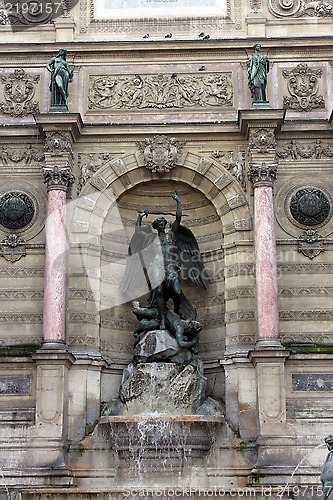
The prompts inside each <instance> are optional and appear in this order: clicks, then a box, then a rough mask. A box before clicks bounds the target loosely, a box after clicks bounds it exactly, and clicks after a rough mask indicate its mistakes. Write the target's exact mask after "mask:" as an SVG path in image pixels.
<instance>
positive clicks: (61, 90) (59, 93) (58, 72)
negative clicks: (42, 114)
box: [46, 49, 73, 108]
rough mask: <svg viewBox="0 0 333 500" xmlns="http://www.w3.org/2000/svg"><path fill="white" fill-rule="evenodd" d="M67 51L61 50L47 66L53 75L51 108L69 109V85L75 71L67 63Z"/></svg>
mask: <svg viewBox="0 0 333 500" xmlns="http://www.w3.org/2000/svg"><path fill="white" fill-rule="evenodd" d="M66 53H67V50H66V49H60V50H59V52H58V54H57V55H56V56H54V57H52V58H51V59H50V60H49V62H48V63H47V64H46V69H47V70H48V71H49V72H50V73H51V83H50V92H51V108H57V107H58V108H67V99H68V84H69V83H71V82H72V80H73V71H71V70H70V69H69V66H68V63H67V61H66Z"/></svg>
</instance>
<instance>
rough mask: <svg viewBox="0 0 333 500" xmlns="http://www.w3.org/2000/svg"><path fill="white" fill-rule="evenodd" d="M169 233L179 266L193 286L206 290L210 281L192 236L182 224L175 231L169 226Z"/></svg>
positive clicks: (196, 243)
mask: <svg viewBox="0 0 333 500" xmlns="http://www.w3.org/2000/svg"><path fill="white" fill-rule="evenodd" d="M171 231H172V235H173V240H174V243H175V245H176V246H177V248H178V253H179V264H180V265H181V266H182V269H183V270H184V272H185V274H186V275H187V276H188V277H189V278H190V280H191V281H192V282H193V283H194V284H195V285H199V286H201V288H204V289H205V290H206V289H207V288H208V287H209V284H210V280H209V276H208V274H207V271H206V269H205V266H204V263H203V261H202V257H201V254H200V250H199V245H198V242H197V240H196V238H195V236H194V234H193V233H192V231H191V230H190V229H189V228H188V227H185V226H183V225H182V224H179V227H178V228H177V229H174V227H173V226H171Z"/></svg>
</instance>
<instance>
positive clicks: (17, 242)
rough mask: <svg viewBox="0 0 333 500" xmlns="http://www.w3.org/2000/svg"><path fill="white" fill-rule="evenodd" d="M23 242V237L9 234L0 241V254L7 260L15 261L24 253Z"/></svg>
mask: <svg viewBox="0 0 333 500" xmlns="http://www.w3.org/2000/svg"><path fill="white" fill-rule="evenodd" d="M25 242H26V241H25V239H23V238H21V237H20V236H17V234H9V235H8V236H6V237H5V238H4V239H3V240H1V241H0V245H1V246H0V256H1V257H4V258H5V259H6V260H8V262H17V261H18V260H20V258H21V257H24V256H25V255H26V250H25V247H24V243H25Z"/></svg>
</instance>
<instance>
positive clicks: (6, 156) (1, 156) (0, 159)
mask: <svg viewBox="0 0 333 500" xmlns="http://www.w3.org/2000/svg"><path fill="white" fill-rule="evenodd" d="M43 161H44V155H43V154H42V153H41V152H40V151H38V150H37V149H35V148H33V147H32V146H31V144H29V145H28V146H27V147H26V148H22V149H12V148H11V149H9V148H8V146H7V145H4V146H2V147H1V148H0V164H1V165H2V166H8V165H10V164H11V163H20V164H24V165H31V164H33V163H42V162H43Z"/></svg>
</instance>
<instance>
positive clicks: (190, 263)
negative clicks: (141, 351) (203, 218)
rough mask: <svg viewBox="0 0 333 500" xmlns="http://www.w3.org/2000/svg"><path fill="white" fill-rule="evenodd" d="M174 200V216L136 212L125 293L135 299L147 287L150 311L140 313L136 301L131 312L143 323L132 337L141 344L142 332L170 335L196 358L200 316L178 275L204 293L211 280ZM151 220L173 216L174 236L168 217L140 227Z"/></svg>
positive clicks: (125, 278)
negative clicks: (182, 222) (141, 288)
mask: <svg viewBox="0 0 333 500" xmlns="http://www.w3.org/2000/svg"><path fill="white" fill-rule="evenodd" d="M173 199H174V200H175V201H176V203H177V209H176V213H175V214H170V213H168V214H166V213H163V212H155V211H154V212H148V211H147V210H144V211H141V212H138V217H137V221H136V226H135V232H134V235H133V236H132V239H131V241H130V244H129V250H128V258H127V264H126V269H125V274H124V278H123V280H122V284H121V290H122V291H123V293H125V294H127V295H128V296H129V297H131V298H132V299H136V298H137V296H135V293H136V292H135V290H136V289H137V288H138V286H139V285H140V281H142V280H144V281H145V282H146V284H147V287H148V291H149V297H148V303H147V306H146V307H141V306H140V304H139V302H138V301H137V300H134V301H133V312H134V314H135V315H136V316H137V318H138V320H139V321H140V326H139V327H138V328H137V330H136V332H135V334H134V335H135V337H136V338H137V339H138V336H139V335H140V334H141V333H143V332H148V331H151V330H155V331H166V332H168V333H169V334H170V335H172V336H173V337H174V338H176V340H177V342H178V345H179V347H180V349H190V350H191V352H192V353H193V354H194V353H195V354H196V353H197V352H198V349H197V344H198V334H199V332H200V331H201V328H202V327H201V324H200V323H199V322H198V321H196V310H195V309H194V307H193V306H192V304H191V302H190V301H189V300H188V298H187V297H186V296H185V294H184V292H183V291H182V287H181V281H180V273H181V272H182V273H184V275H185V277H188V278H189V279H190V280H191V281H192V282H193V283H194V284H196V285H198V286H200V287H201V288H203V289H207V288H208V286H209V278H208V274H207V272H206V269H205V267H204V264H203V262H202V258H201V255H200V251H199V247H198V243H197V241H196V238H195V236H194V234H193V233H192V231H191V230H190V229H188V228H187V227H185V226H183V225H182V224H181V219H182V207H181V203H180V198H179V196H178V194H177V193H174V195H173ZM150 214H154V215H174V216H175V220H174V221H173V222H172V224H171V225H170V231H169V232H166V225H167V221H166V219H165V218H164V217H158V218H156V219H155V220H154V221H153V223H152V224H151V225H144V226H142V219H143V217H148V215H150ZM153 229H155V230H156V231H157V234H156V233H155V232H153ZM138 296H139V295H138ZM169 300H172V301H173V312H172V311H171V310H170V308H169V305H168V302H169Z"/></svg>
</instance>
